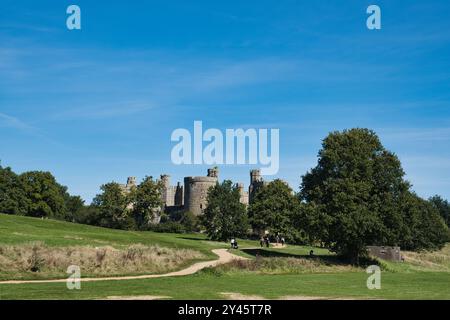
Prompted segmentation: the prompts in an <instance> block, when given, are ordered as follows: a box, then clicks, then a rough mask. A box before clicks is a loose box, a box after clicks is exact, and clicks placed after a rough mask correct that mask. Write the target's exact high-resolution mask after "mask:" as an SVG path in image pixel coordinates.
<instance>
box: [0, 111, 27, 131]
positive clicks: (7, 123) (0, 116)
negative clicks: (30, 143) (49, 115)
mask: <svg viewBox="0 0 450 320" xmlns="http://www.w3.org/2000/svg"><path fill="white" fill-rule="evenodd" d="M0 127H10V128H14V129H18V130H21V131H27V132H31V131H35V130H36V128H34V127H32V126H30V125H28V124H27V123H25V122H23V121H21V120H20V119H19V118H16V117H13V116H10V115H7V114H5V113H0Z"/></svg>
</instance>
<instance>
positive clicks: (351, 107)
mask: <svg viewBox="0 0 450 320" xmlns="http://www.w3.org/2000/svg"><path fill="white" fill-rule="evenodd" d="M70 4H77V5H79V6H80V8H81V16H82V30H80V31H69V30H67V28H66V24H65V21H66V18H67V14H66V8H67V6H69V5H70ZM370 4H377V5H379V6H380V7H381V10H382V29H381V30H379V31H370V30H368V29H367V28H366V17H367V14H366V8H367V6H368V5H370ZM449 30H450V2H448V0H442V1H441V0H437V1H432V2H430V1H425V0H422V1H416V0H410V1H392V0H390V1H380V0H375V1H364V0H355V1H352V0H347V1H338V0H333V1H326V2H325V1H283V0H280V1H265V0H259V1H242V0H241V1H230V0H228V1H167V0H166V1H133V2H131V1H78V0H75V1H73V2H68V1H45V0H40V1H22V0H14V1H9V0H2V2H1V10H0V135H1V140H0V159H1V163H2V165H3V166H11V167H12V168H13V169H14V170H15V171H17V172H23V171H26V170H49V171H51V172H52V173H53V174H54V175H55V176H56V177H57V179H58V181H59V182H61V183H62V184H64V185H67V186H68V187H69V191H70V192H71V193H73V194H79V195H81V196H82V197H83V198H84V199H86V200H87V201H90V200H91V198H92V197H93V196H94V195H95V194H96V193H98V189H99V186H100V185H101V184H102V183H105V182H108V181H113V180H114V181H118V182H122V181H124V180H125V179H126V177H127V176H137V177H138V178H139V179H140V178H143V177H144V176H145V175H153V176H159V174H160V173H168V174H170V175H171V176H172V180H173V183H175V181H177V180H181V179H182V177H183V176H186V175H203V174H204V173H205V171H206V167H205V166H175V165H173V164H172V162H171V159H170V151H171V148H172V147H173V145H174V144H173V143H171V142H170V135H171V133H172V131H173V130H174V129H177V128H188V129H189V128H192V126H193V121H194V120H202V121H203V125H204V127H206V128H218V129H222V130H225V129H226V128H239V127H244V128H251V127H253V128H279V129H280V171H279V173H278V175H277V177H279V178H282V179H285V180H287V181H288V182H289V183H290V184H291V186H292V187H293V188H294V190H298V185H299V183H300V177H301V175H302V174H304V173H305V172H306V170H308V169H309V168H311V167H312V166H314V165H315V163H316V161H317V159H316V156H317V152H318V150H319V148H320V144H321V139H323V138H324V137H325V136H326V135H327V133H328V132H330V131H333V130H342V129H344V128H352V127H368V128H371V129H374V130H375V131H376V132H377V133H378V134H379V136H380V138H381V139H382V142H383V144H384V145H385V146H386V147H387V148H388V149H390V150H392V151H394V152H395V153H396V154H397V155H398V156H399V158H400V159H401V161H402V163H403V167H404V169H405V171H406V173H407V179H408V180H410V181H411V183H412V184H413V189H414V190H415V191H416V192H417V193H418V194H419V195H421V196H423V197H428V196H430V195H433V194H436V193H437V194H441V195H443V196H445V197H446V198H449V199H450V148H449V147H450V32H449ZM249 169H250V167H249V166H222V167H221V178H230V179H232V180H234V181H243V182H244V183H245V184H246V185H248V172H249ZM271 178H273V177H271Z"/></svg>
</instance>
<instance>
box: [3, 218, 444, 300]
mask: <svg viewBox="0 0 450 320" xmlns="http://www.w3.org/2000/svg"><path fill="white" fill-rule="evenodd" d="M32 241H41V242H43V243H45V244H47V245H50V246H107V245H108V246H114V247H126V246H129V245H132V244H136V243H141V244H145V245H159V246H165V247H170V248H186V249H194V250H198V251H200V252H202V253H204V254H205V255H206V257H207V259H214V258H215V255H214V254H212V253H211V249H214V248H221V247H222V248H223V247H228V244H226V243H220V242H214V241H209V240H207V239H206V237H205V236H204V235H199V234H164V233H154V232H132V231H120V230H111V229H104V228H97V227H92V226H85V225H79V224H73V223H67V222H60V221H53V220H41V219H36V218H29V217H18V216H8V215H3V214H0V245H20V244H24V243H29V242H32ZM239 245H240V247H241V248H242V249H244V250H243V251H234V252H235V253H238V254H239V255H244V256H248V257H250V258H254V255H253V254H252V252H253V251H252V250H253V249H247V250H245V249H246V248H251V247H256V246H258V245H259V244H258V242H257V241H248V240H246V241H243V240H240V241H239ZM311 249H313V250H314V253H315V255H318V256H325V257H328V256H330V255H331V254H330V253H329V252H328V251H327V250H326V249H320V248H312V247H308V246H288V247H287V248H284V249H264V252H265V253H263V255H264V256H265V257H269V258H270V257H271V256H272V255H273V256H274V257H279V256H283V255H286V256H287V257H296V256H298V257H301V256H307V255H308V254H309V251H310V250H311ZM445 252H446V254H447V252H448V250H447V251H445ZM260 253H261V252H260ZM330 261H332V260H330ZM389 270H392V271H389V272H388V271H383V272H382V274H381V289H380V290H369V289H367V287H366V281H367V277H368V276H369V275H368V274H366V273H365V270H364V269H363V268H354V269H352V270H351V271H346V270H344V271H341V272H327V273H318V272H311V273H302V274H262V273H259V272H249V271H248V270H247V271H242V272H239V271H237V272H236V271H233V272H229V273H227V272H225V273H221V272H217V271H216V269H207V270H203V271H200V272H198V273H197V274H195V275H190V276H183V277H171V278H155V279H145V280H121V281H99V282H83V283H82V285H81V290H68V289H67V287H66V284H65V283H36V284H20V285H17V284H14V285H12V284H0V299H102V298H108V297H111V296H115V297H117V296H120V297H130V296H165V297H168V298H169V299H223V298H226V297H227V296H226V295H224V293H228V294H230V293H231V294H240V295H251V296H259V297H263V298H270V299H278V298H283V297H286V296H291V297H292V296H294V297H296V298H301V297H304V296H306V297H318V298H338V299H339V298H351V299H352V298H361V299H373V298H375V299H450V273H449V272H442V271H439V272H437V271H434V270H427V269H424V270H423V271H417V270H415V269H414V268H409V265H408V264H406V263H405V264H401V265H400V264H399V265H398V267H396V268H393V267H392V266H391V267H390V268H389Z"/></svg>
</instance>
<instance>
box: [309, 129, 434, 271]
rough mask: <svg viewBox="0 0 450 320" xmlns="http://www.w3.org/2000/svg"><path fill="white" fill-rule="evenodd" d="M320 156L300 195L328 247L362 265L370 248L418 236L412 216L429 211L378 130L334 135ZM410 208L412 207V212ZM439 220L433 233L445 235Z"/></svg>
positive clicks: (319, 234) (327, 141)
mask: <svg viewBox="0 0 450 320" xmlns="http://www.w3.org/2000/svg"><path fill="white" fill-rule="evenodd" d="M318 157H319V160H318V164H317V166H316V167H315V168H313V169H311V170H310V171H309V172H308V173H307V174H306V175H304V176H303V180H302V184H301V193H300V195H301V200H303V201H305V202H307V203H309V204H311V205H312V206H313V207H314V210H311V213H312V214H315V215H316V217H315V218H313V219H311V220H313V221H314V222H315V223H316V230H317V234H316V235H315V236H316V237H318V238H320V240H321V241H323V242H324V243H325V244H326V245H327V246H329V247H330V248H331V249H332V250H334V251H336V252H338V253H339V254H342V255H344V256H347V257H349V258H351V259H352V260H353V261H354V262H358V258H359V256H360V255H363V254H365V251H366V249H365V248H366V246H367V245H371V244H383V245H398V244H400V243H402V241H403V239H404V238H405V234H408V233H410V234H411V237H417V235H418V232H419V229H417V228H416V229H413V228H411V226H410V222H409V221H408V217H409V218H411V219H413V218H414V217H416V216H417V214H413V213H412V212H413V211H414V212H415V211H417V210H419V211H420V210H422V211H420V212H423V210H424V208H423V207H421V206H420V204H419V203H418V202H417V201H416V202H414V201H411V197H412V195H411V193H410V191H409V188H410V185H409V183H408V182H407V181H405V180H404V171H403V169H402V167H401V164H400V161H399V160H398V158H397V157H396V155H395V154H393V153H392V152H390V151H388V150H386V149H385V148H384V147H383V145H382V144H381V142H380V140H379V138H378V137H377V135H376V134H375V133H374V132H373V131H371V130H368V129H359V128H358V129H351V130H344V131H343V132H332V133H330V134H329V135H328V136H327V137H326V138H325V139H324V140H323V143H322V149H321V150H320V151H319V156H318ZM405 203H410V206H412V208H410V210H409V212H410V213H408V212H405V207H404V206H405ZM430 214H435V213H432V212H430ZM434 218H435V217H432V218H431V219H430V221H432V222H430V223H431V224H432V228H435V229H434V230H436V234H441V233H442V232H441V231H442V230H441V231H437V230H439V229H440V228H441V227H442V226H441V225H440V224H438V223H437V220H435V219H434ZM318 221H322V224H321V225H320V226H317V223H318ZM319 223H320V222H319ZM416 244H417V243H416ZM412 247H414V245H412ZM415 248H418V247H417V246H416V247H415Z"/></svg>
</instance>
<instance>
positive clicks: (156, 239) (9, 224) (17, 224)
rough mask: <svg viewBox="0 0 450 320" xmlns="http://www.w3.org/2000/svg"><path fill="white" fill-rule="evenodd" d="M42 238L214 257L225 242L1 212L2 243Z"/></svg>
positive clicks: (53, 242) (52, 241)
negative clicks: (154, 246) (152, 247)
mask: <svg viewBox="0 0 450 320" xmlns="http://www.w3.org/2000/svg"><path fill="white" fill-rule="evenodd" d="M33 241H40V242H43V243H45V244H47V245H49V246H83V245H89V246H106V245H109V246H113V247H116V248H121V247H125V246H128V245H131V244H136V243H141V244H144V245H152V244H157V245H160V246H162V247H169V248H189V249H195V250H198V251H201V252H202V253H204V254H205V255H207V256H209V257H210V258H213V257H214V255H213V254H212V253H211V249H214V248H224V247H226V246H227V245H226V244H225V243H219V242H212V241H208V240H207V239H206V237H205V236H204V235H201V234H173V233H157V232H141V231H123V230H114V229H107V228H100V227H93V226H88V225H82V224H76V223H68V222H63V221H56V220H41V219H38V218H30V217H21V216H13V215H5V214H0V244H10V245H15V244H23V243H29V242H33Z"/></svg>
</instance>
